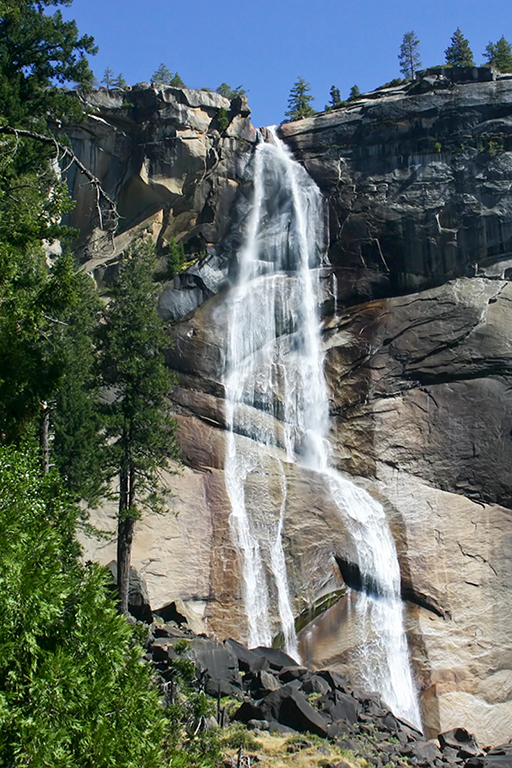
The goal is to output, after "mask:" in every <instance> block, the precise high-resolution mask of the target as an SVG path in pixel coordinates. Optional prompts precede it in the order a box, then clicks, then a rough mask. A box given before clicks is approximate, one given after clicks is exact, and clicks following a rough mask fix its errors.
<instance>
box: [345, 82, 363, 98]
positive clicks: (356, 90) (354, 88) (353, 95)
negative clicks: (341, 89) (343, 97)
mask: <svg viewBox="0 0 512 768" xmlns="http://www.w3.org/2000/svg"><path fill="white" fill-rule="evenodd" d="M360 96H361V91H360V90H359V86H358V85H353V86H352V88H351V89H350V93H349V95H348V100H349V101H356V100H357V99H359V98H360Z"/></svg>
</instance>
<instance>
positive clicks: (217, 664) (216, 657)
mask: <svg viewBox="0 0 512 768" xmlns="http://www.w3.org/2000/svg"><path fill="white" fill-rule="evenodd" d="M190 654H191V656H192V658H193V659H194V661H195V662H196V671H197V672H196V673H197V676H198V678H199V679H200V680H203V681H204V682H205V684H206V683H207V682H209V681H210V682H211V684H210V686H209V687H210V689H211V691H212V694H211V695H216V694H217V693H218V689H219V686H221V687H222V688H223V689H224V690H227V689H228V686H232V687H233V688H236V689H237V690H241V688H242V679H241V677H240V673H239V671H238V659H237V657H236V655H235V654H234V653H233V651H231V650H230V649H229V648H228V647H227V646H226V645H224V644H223V643H219V642H217V641H216V640H210V639H209V638H206V637H196V638H194V640H193V641H192V642H191V644H190ZM226 684H228V686H226ZM229 690H231V688H230V689H229ZM221 695H230V693H227V694H221Z"/></svg>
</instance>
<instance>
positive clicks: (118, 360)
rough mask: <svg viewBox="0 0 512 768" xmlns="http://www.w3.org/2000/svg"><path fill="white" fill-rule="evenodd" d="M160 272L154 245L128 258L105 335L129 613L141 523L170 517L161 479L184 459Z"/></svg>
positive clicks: (123, 602) (120, 556) (120, 559)
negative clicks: (157, 281)
mask: <svg viewBox="0 0 512 768" xmlns="http://www.w3.org/2000/svg"><path fill="white" fill-rule="evenodd" d="M154 268H155V256H154V246H153V244H152V243H151V242H148V241H147V240H146V241H141V242H139V243H138V244H136V245H135V246H133V247H132V248H131V250H130V251H128V252H127V253H126V254H125V256H124V258H123V259H122V261H121V264H120V269H119V276H118V279H117V281H116V283H115V285H114V287H113V290H112V297H111V300H110V303H109V305H108V307H107V308H106V310H105V315H104V321H105V322H104V325H103V326H102V328H101V335H102V340H101V346H100V364H101V371H102V378H103V384H104V386H105V387H106V388H107V391H108V392H109V393H110V395H109V403H108V405H107V406H106V419H107V425H106V434H107V437H108V438H109V441H110V446H109V449H110V468H111V472H112V474H115V475H117V477H118V480H119V496H118V525H117V584H118V592H119V601H120V607H121V610H122V611H123V612H125V613H126V612H127V611H128V578H129V570H130V557H131V546H132V539H133V531H134V526H135V522H136V520H138V519H139V518H140V516H141V513H142V511H143V510H144V509H150V510H152V511H157V512H158V511H163V500H162V497H161V495H160V493H159V485H158V480H159V475H158V472H159V469H160V468H161V467H162V466H165V463H166V460H167V459H168V458H171V457H174V458H176V457H177V447H176V442H175V437H174V429H175V422H174V421H173V419H172V418H171V417H170V416H169V415H168V403H167V400H166V397H167V394H168V392H169V389H170V386H171V383H172V379H171V374H170V372H169V370H168V368H167V367H166V365H165V362H164V358H163V351H164V349H166V347H167V346H168V340H167V337H166V335H165V332H164V329H163V323H162V321H161V320H160V318H159V317H158V314H157V310H156V290H157V289H156V287H155V285H154V283H153V273H154Z"/></svg>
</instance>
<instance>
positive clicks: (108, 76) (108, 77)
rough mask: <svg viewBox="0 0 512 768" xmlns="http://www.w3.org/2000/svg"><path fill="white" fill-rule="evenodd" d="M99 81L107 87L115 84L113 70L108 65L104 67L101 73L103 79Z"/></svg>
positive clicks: (112, 86)
mask: <svg viewBox="0 0 512 768" xmlns="http://www.w3.org/2000/svg"><path fill="white" fill-rule="evenodd" d="M101 82H102V83H103V85H105V86H106V87H107V88H114V87H115V84H116V76H115V75H114V70H113V69H111V68H110V67H106V69H105V71H104V73H103V79H102V81H101Z"/></svg>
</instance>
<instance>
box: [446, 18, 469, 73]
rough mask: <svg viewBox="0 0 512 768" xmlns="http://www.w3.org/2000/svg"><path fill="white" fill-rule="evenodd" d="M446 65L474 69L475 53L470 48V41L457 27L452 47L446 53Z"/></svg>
mask: <svg viewBox="0 0 512 768" xmlns="http://www.w3.org/2000/svg"><path fill="white" fill-rule="evenodd" d="M444 55H445V57H446V63H447V64H450V65H451V66H452V67H474V66H475V61H474V59H473V52H472V50H471V48H470V47H469V41H468V40H467V39H466V38H465V37H464V35H463V34H462V32H461V31H460V27H457V29H456V30H455V32H454V33H453V35H452V40H451V45H450V46H448V48H447V49H446V51H445V52H444Z"/></svg>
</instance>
